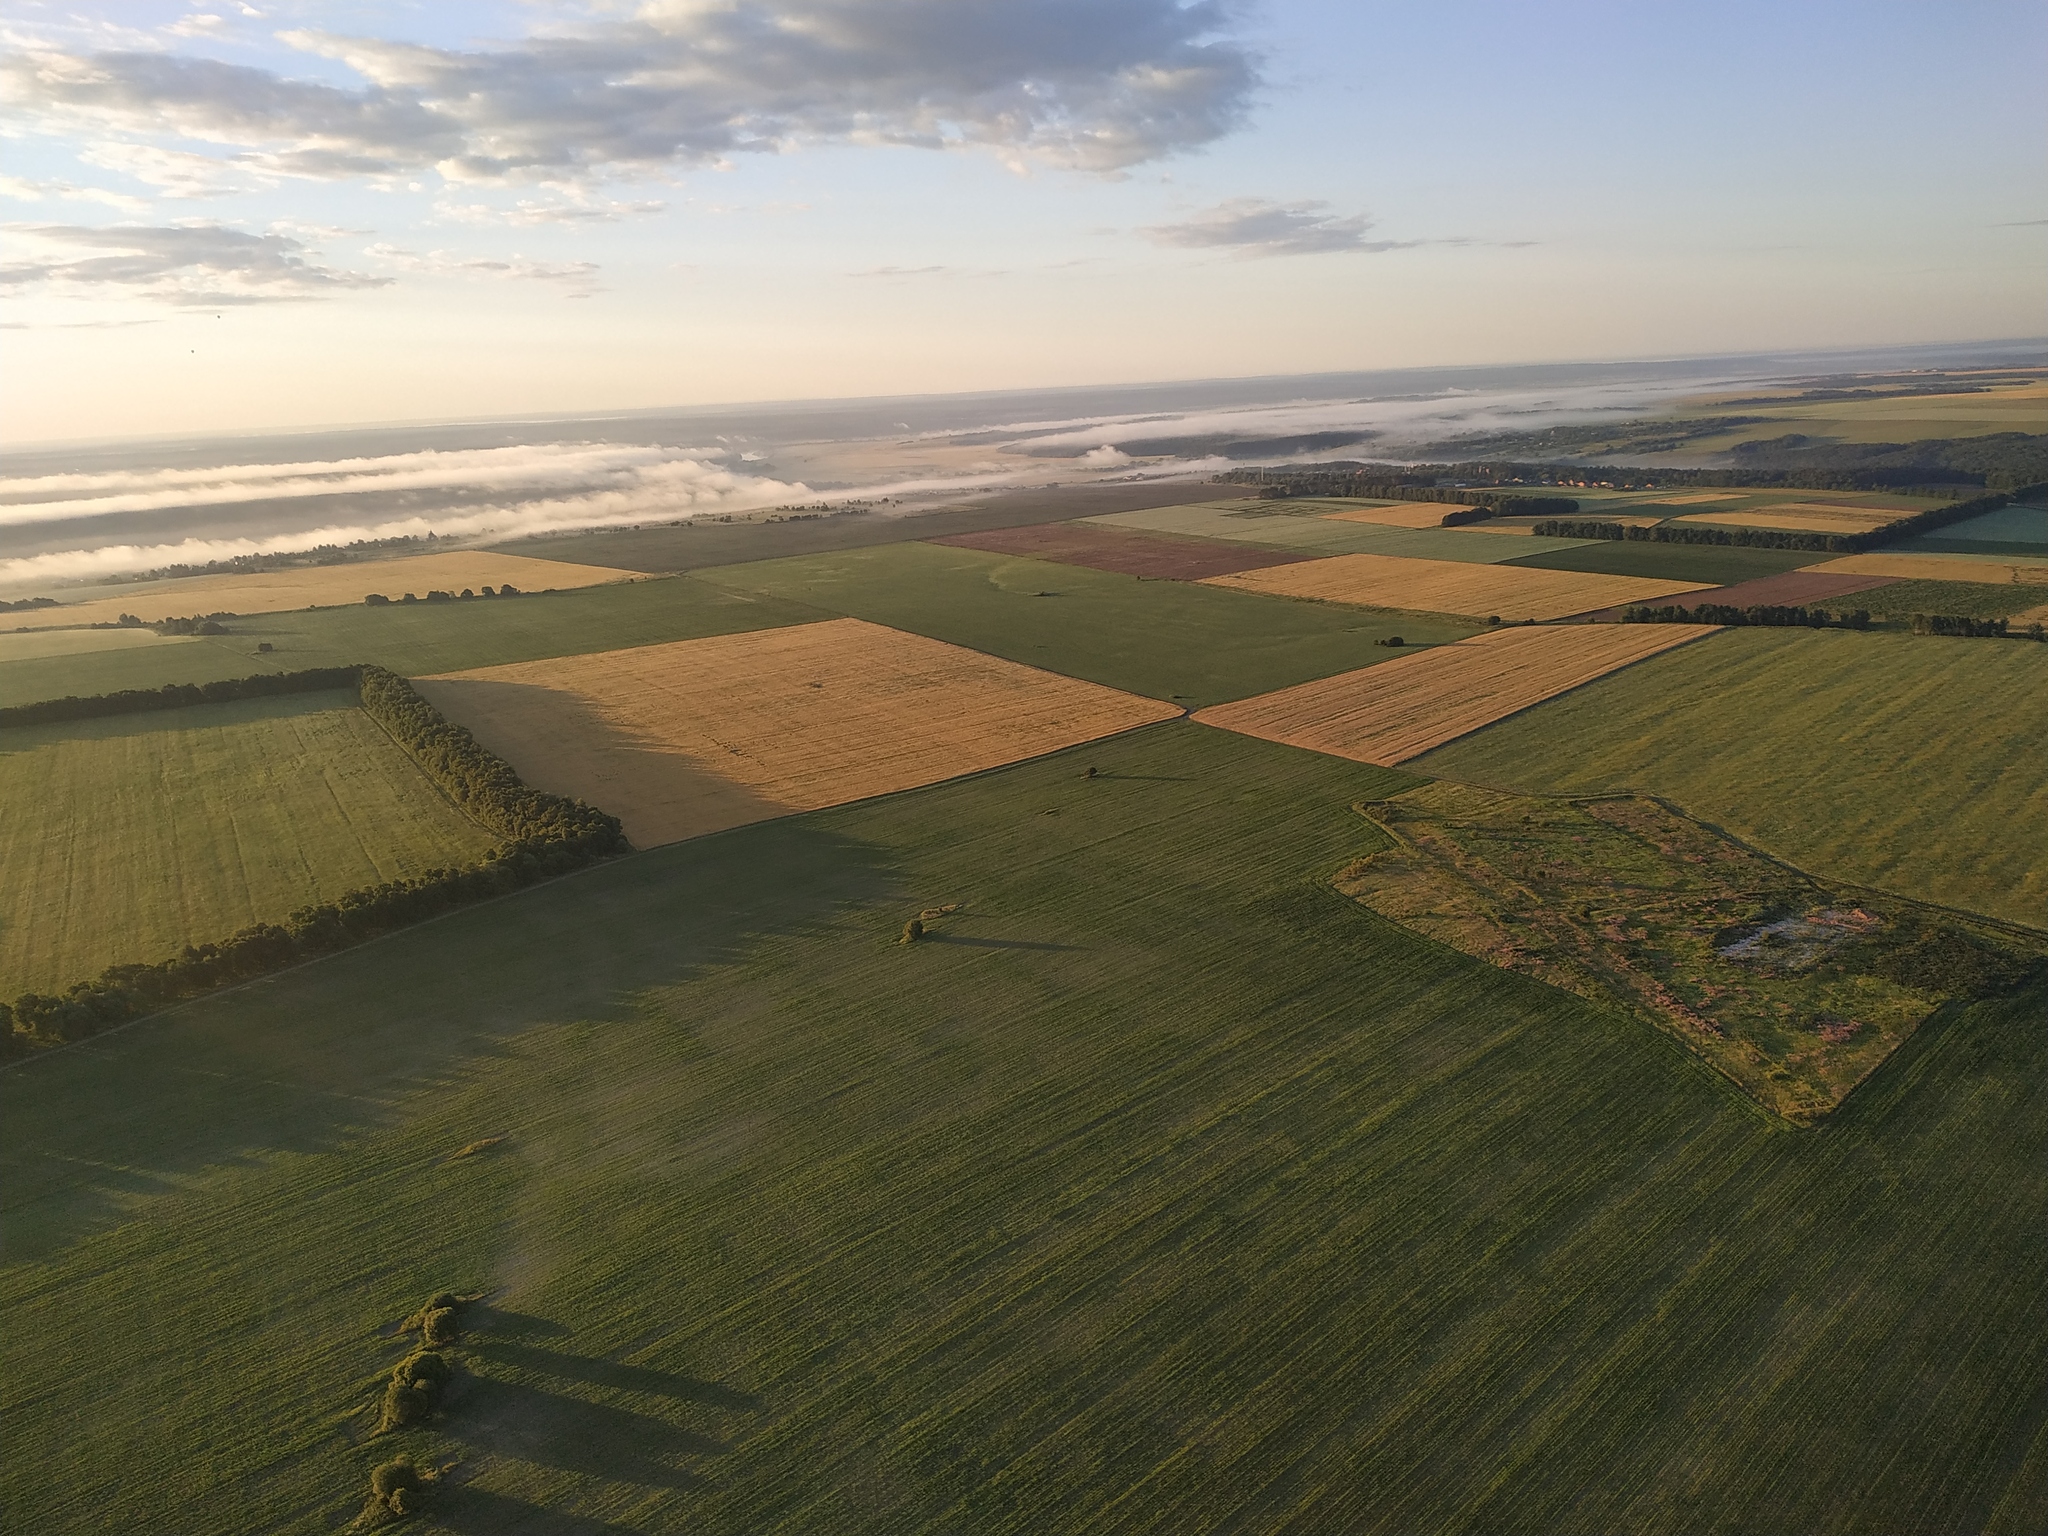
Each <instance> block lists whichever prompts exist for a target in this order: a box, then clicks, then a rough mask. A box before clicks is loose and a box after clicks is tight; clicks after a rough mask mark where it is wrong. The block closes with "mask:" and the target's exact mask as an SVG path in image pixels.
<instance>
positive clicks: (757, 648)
mask: <svg viewBox="0 0 2048 1536" xmlns="http://www.w3.org/2000/svg"><path fill="white" fill-rule="evenodd" d="M417 686H418V687H419V690H420V692H421V693H422V694H423V695H425V697H426V698H427V699H428V700H429V701H430V702H432V703H433V704H434V705H435V706H436V707H438V708H439V709H440V710H441V712H442V713H443V714H445V715H446V716H447V717H448V718H449V719H451V720H454V721H456V722H457V723H459V724H461V725H465V726H467V727H468V728H469V729H470V730H471V731H473V732H474V733H475V734H476V736H477V739H478V740H480V741H481V742H483V744H484V745H485V746H487V747H489V748H490V749H491V750H492V751H493V752H496V753H497V754H498V755H499V756H501V757H503V758H504V759H505V760H506V761H507V762H509V763H511V764H512V766H513V767H514V768H515V769H517V770H518V772H519V775H520V777H521V778H523V779H524V780H525V781H526V782H527V783H529V784H531V785H533V786H534V787H535V788H537V789H544V790H550V791H552V792H554V793H556V794H561V795H568V796H571V797H573V798H576V799H580V800H584V801H587V802H589V803H590V804H593V805H596V806H599V807H601V808H603V809H605V810H607V811H610V812H611V813H612V814H613V815H615V816H617V817H619V819H620V820H621V821H623V822H624V823H625V826H626V835H627V836H628V837H629V838H631V839H632V841H633V843H634V844H635V845H636V846H638V847H641V848H648V847H653V846H655V845H657V844H660V843H668V842H675V841H677V840H678V839H680V838H685V837H695V836H698V835H700V834H702V833H705V832H715V831H721V830H723V829H725V828H727V827H735V826H740V825H743V824H745V823H747V822H750V821H759V820H762V819H763V818H765V817H771V816H782V815H787V814H789V813H790V812H792V811H808V810H817V809H819V808H821V807H823V806H828V805H841V804H844V803H845V802H847V801H849V800H861V799H866V798H867V797H869V796H871V795H886V794H892V793H895V792H896V791H898V790H904V789H912V788H916V787H917V786H919V785H923V784H930V783H934V782H936V781H937V780H940V779H950V778H956V777H958V776H959V775H961V774H966V773H977V772H980V771H982V770H984V769H988V768H994V767H998V766H1000V765H1002V764H1004V763H1013V762H1016V761H1018V760H1019V759H1020V758H1026V757H1037V756H1040V755H1042V754H1044V753H1047V752H1054V751H1057V750H1059V749H1060V748H1062V747H1071V746H1075V745H1077V744H1078V743H1081V742H1084V741H1092V740H1094V739H1096V738H1097V737H1101V736H1108V735H1113V734H1115V733H1116V732H1119V731H1126V730H1129V729H1131V728H1132V727H1133V726H1138V725H1148V724H1152V723H1154V722H1156V721H1160V720H1166V719H1171V718H1172V717H1174V716H1176V715H1178V714H1179V713H1180V711H1179V710H1178V709H1177V708H1176V707H1174V706H1173V705H1171V704H1162V703H1160V702H1158V701H1157V700H1154V699H1142V698H1138V697H1136V696H1135V695H1132V694H1127V693H1118V692H1116V691H1114V690H1112V689H1109V688H1103V687H1100V686H1098V685H1097V684H1094V683H1084V682H1079V681H1077V680H1075V679H1073V678H1067V677H1060V676H1058V675H1057V674H1054V673H1051V672H1041V671H1037V670H1035V669H1033V668H1029V667H1021V666H1018V665H1017V664H1015V663H1014V662H1008V661H1001V660H998V659H997V658H995V657H992V656H983V655H981V654H979V653H977V652H974V651H968V650H963V649H961V648H960V647H958V646H953V645H947V644H945V643H944V642H943V641H939V640H930V639H926V638H925V637H924V636H921V635H908V634H904V633H902V632H901V631H900V630H894V629H885V628H883V627H882V626H880V625H878V624H868V623H865V622H863V621H861V620H859V619H831V620H826V621H824V622H822V623H817V624H800V625H793V626H791V627H788V628H784V629H772V630H764V631H759V632H755V633H751V634H740V635H725V636H718V637H713V638H707V639H703V640H680V641H677V642H675V643H673V644H671V645H658V646H644V647H641V648H639V649H637V650H630V651H609V652H604V653H601V654H598V655H594V656H572V657H564V658H561V659H559V660H555V661H537V662H522V663H519V664H516V665H513V666H509V667H489V668H485V669H482V670H480V671H475V672H462V673H453V674H450V675H447V676H442V677H434V678H423V679H421V680H420V681H419V683H418V685H417Z"/></svg>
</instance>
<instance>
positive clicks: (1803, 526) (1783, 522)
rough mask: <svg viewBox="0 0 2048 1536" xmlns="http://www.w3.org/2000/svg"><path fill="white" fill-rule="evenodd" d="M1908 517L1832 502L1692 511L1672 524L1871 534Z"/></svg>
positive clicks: (1888, 510) (1892, 511) (1885, 509)
mask: <svg viewBox="0 0 2048 1536" xmlns="http://www.w3.org/2000/svg"><path fill="white" fill-rule="evenodd" d="M1910 516H1912V514H1911V513H1910V512H1904V511H1901V510H1899V509H1898V508H1896V507H1851V506H1842V505H1838V504H1836V503H1834V502H1810V501H1802V502H1787V503H1785V504H1783V505H1781V506H1771V507H1752V508H1750V509H1748V510H1746V511H1739V512H1692V513H1688V514H1687V515H1686V516H1684V517H1681V518H1677V519H1675V521H1677V522H1680V523H1707V524H1720V525H1722V526H1724V527H1732V528H1779V529H1784V530H1785V531H1787V532H1792V533H1872V532H1875V531H1876V530H1877V529H1879V528H1884V527H1888V526H1890V525H1891V524H1893V523H1896V522H1898V521H1899V520H1900V519H1901V518H1904V517H1910Z"/></svg>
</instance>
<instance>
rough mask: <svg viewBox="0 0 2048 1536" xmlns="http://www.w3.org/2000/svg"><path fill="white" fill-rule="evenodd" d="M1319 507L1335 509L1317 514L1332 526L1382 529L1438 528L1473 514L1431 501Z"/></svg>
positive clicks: (1326, 503)
mask: <svg viewBox="0 0 2048 1536" xmlns="http://www.w3.org/2000/svg"><path fill="white" fill-rule="evenodd" d="M1310 505H1316V503H1310ZM1320 505H1322V506H1325V507H1334V508H1335V510H1331V511H1324V512H1320V513H1318V514H1317V515H1318V516H1320V517H1327V518H1329V519H1330V520H1331V521H1333V522H1339V523H1375V524H1377V525H1379V526H1380V527H1382V528H1441V527H1443V525H1444V519H1445V518H1446V517H1448V516H1450V515H1451V514H1452V513H1453V512H1470V511H1471V510H1472V508H1470V507H1461V506H1453V505H1450V504H1449V503H1446V502H1434V501H1389V502H1385V503H1383V504H1380V505H1377V506H1340V505H1338V504H1337V503H1332V502H1324V503H1321V504H1320Z"/></svg>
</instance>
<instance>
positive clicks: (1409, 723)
mask: <svg viewBox="0 0 2048 1536" xmlns="http://www.w3.org/2000/svg"><path fill="white" fill-rule="evenodd" d="M1714 629H1715V626H1713V625H1711V624H1573V625H1562V626H1558V627H1555V628H1539V627H1534V626H1531V627H1529V628H1524V629H1502V630H1494V631H1491V632H1490V633H1487V634H1483V635H1474V636H1473V637H1472V638H1471V639H1469V640H1460V641H1459V642H1458V643H1457V644H1456V645H1442V646H1438V647H1436V648H1435V649H1434V650H1428V651H1422V652H1419V653H1418V654H1416V655H1414V656H1406V657H1403V658H1401V659H1400V660H1399V661H1390V662H1382V663H1381V664H1380V665H1379V666H1376V667H1366V668H1364V669H1363V670H1361V671H1357V672H1346V673H1342V674H1341V675H1339V676H1337V677H1326V678H1320V679H1318V680H1317V681H1315V682H1312V683H1302V684H1299V685H1298V686H1296V687H1293V688H1283V689H1281V690H1280V691H1279V692H1277V693H1268V694H1262V695H1261V696H1260V697H1258V698H1255V699H1240V700H1238V701H1236V702H1235V703H1230V704H1218V705H1214V706H1212V707H1211V708H1209V709H1205V710H1202V711H1200V712H1199V713H1197V714H1196V716H1195V719H1197V720H1199V721H1201V722H1202V723H1203V724H1204V725H1213V726H1219V727H1221V728H1222V729H1224V730H1227V731H1236V732H1238V733H1240V734H1241V735H1245V736H1257V737H1260V738H1261V739H1263V740H1266V741H1278V742H1284V743H1286V744H1287V745H1288V746H1292V747H1307V748H1308V749H1309V750H1310V751H1312V752H1326V753H1328V754H1329V755H1331V756H1332V757H1348V758H1350V759H1352V760H1353V761H1354V762H1361V763H1377V764H1379V765H1380V766H1382V767H1387V768H1391V767H1393V766H1394V765H1395V764H1396V763H1404V762H1406V761H1407V760H1408V759H1409V758H1411V757H1417V756H1420V755H1421V754H1422V753H1424V752H1427V751H1429V750H1430V749H1431V748H1432V747H1440V746H1442V745H1443V744H1444V743H1445V742H1447V741H1454V740H1456V739H1457V738H1458V737H1460V736H1464V735H1467V734H1469V733H1470V732H1472V731H1476V730H1478V729H1479V728H1480V727H1481V726H1484V725H1491V724H1493V723H1494V722H1495V721H1496V720H1504V719H1506V718H1507V717H1508V716H1509V715H1512V714H1515V713H1517V712H1518V711H1520V710H1524V709H1527V708H1528V707H1529V706H1530V705H1532V704H1540V703H1542V702H1543V701H1544V700H1545V699H1551V698H1555V697H1557V695H1559V694H1561V693H1565V692H1567V691H1569V690H1571V689H1573V688H1577V687H1579V686H1580V685H1581V684H1584V683H1590V682H1592V681H1593V680H1594V679H1595V678H1597V677H1604V676H1606V675H1607V674H1608V673H1610V672H1614V671H1617V670H1619V669H1620V668H1622V667H1625V666H1628V665H1629V664H1630V663H1632V662H1637V661H1641V660H1642V659H1643V658H1644V657H1646V656H1654V655H1656V654H1657V653H1658V652H1660V651H1668V650H1670V649H1671V648H1672V647H1674V646H1679V645H1684V644H1686V643H1687V642H1688V641H1691V640H1697V639H1699V638H1700V637H1701V636H1702V635H1710V634H1712V633H1713V632H1714Z"/></svg>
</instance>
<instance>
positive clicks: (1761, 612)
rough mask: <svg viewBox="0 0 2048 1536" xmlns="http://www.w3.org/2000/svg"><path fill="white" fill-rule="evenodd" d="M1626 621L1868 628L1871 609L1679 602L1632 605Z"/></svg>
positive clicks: (1623, 617) (1798, 627)
mask: <svg viewBox="0 0 2048 1536" xmlns="http://www.w3.org/2000/svg"><path fill="white" fill-rule="evenodd" d="M1621 619H1622V622H1623V623H1624V624H1725V625H1728V626H1731V627H1734V628H1741V627H1743V626H1746V625H1753V626H1761V627H1763V628H1767V629H1868V628H1870V613H1869V610H1867V609H1863V608H1858V609H1857V610H1856V611H1855V612H1853V613H1836V614H1830V613H1829V612H1828V611H1827V610H1826V609H1824V608H1788V607H1781V606H1779V605H1778V604H1775V603H1754V604H1751V605H1750V606H1748V607H1736V606H1735V605H1734V604H1732V603H1698V604H1695V605H1694V606H1693V607H1691V608H1680V607H1677V606H1675V605H1669V604H1667V605H1665V606H1663V607H1656V608H1652V607H1636V608H1630V609H1628V610H1627V611H1626V612H1625V613H1623V614H1622V616H1621Z"/></svg>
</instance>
